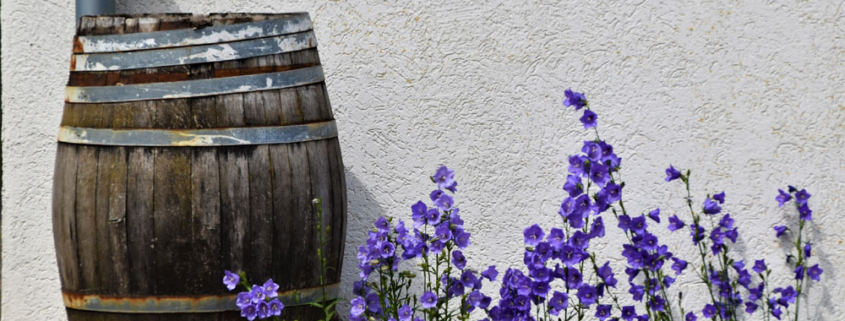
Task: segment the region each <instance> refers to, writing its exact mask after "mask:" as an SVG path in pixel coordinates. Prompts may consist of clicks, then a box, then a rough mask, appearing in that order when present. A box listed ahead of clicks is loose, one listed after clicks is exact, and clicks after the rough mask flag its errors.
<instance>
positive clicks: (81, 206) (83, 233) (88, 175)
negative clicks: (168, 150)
mask: <svg viewBox="0 0 845 321" xmlns="http://www.w3.org/2000/svg"><path fill="white" fill-rule="evenodd" d="M77 151H78V153H79V160H78V164H77V174H76V175H77V177H76V184H77V190H76V220H77V230H78V231H79V234H78V237H79V239H78V247H79V249H78V250H79V268H80V272H81V275H80V280H79V282H80V287H79V289H80V290H82V291H85V290H88V291H100V290H101V289H102V282H101V279H100V275H101V272H100V268H101V266H100V265H99V262H100V255H99V252H98V248H97V242H98V239H99V237H98V236H99V235H100V234H101V233H107V232H105V231H103V232H101V231H100V230H98V229H97V202H96V201H97V188H98V186H97V167H98V164H99V162H98V158H99V157H98V156H99V147H96V146H84V145H80V146H79V147H78V149H77Z"/></svg>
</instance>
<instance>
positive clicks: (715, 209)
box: [704, 198, 722, 215]
mask: <svg viewBox="0 0 845 321" xmlns="http://www.w3.org/2000/svg"><path fill="white" fill-rule="evenodd" d="M721 211H722V207H720V206H719V203H716V202H714V201H713V200H712V199H709V198H708V199H706V200H704V214H710V215H713V214H719V212H721Z"/></svg>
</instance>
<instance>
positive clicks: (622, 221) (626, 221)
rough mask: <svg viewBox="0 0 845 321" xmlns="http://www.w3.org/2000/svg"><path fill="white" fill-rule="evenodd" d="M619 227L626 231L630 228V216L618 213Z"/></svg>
mask: <svg viewBox="0 0 845 321" xmlns="http://www.w3.org/2000/svg"><path fill="white" fill-rule="evenodd" d="M619 228H621V229H622V230H623V231H625V232H627V231H628V230H629V229H630V228H631V217H630V216H628V215H627V214H623V215H619Z"/></svg>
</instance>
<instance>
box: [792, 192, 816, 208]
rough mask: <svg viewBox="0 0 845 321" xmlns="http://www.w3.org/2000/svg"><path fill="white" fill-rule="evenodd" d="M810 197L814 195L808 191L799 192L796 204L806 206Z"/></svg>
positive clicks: (796, 194)
mask: <svg viewBox="0 0 845 321" xmlns="http://www.w3.org/2000/svg"><path fill="white" fill-rule="evenodd" d="M810 196H812V195H810V193H807V190H806V189H802V190H800V191H798V193H795V202H796V203H798V204H801V205H803V204H806V203H807V200H809V199H810Z"/></svg>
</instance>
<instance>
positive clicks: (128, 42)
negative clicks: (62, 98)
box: [74, 13, 313, 53]
mask: <svg viewBox="0 0 845 321" xmlns="http://www.w3.org/2000/svg"><path fill="white" fill-rule="evenodd" d="M144 19H147V18H140V19H139V23H143V22H144ZM311 29H313V26H312V24H311V18H310V17H309V16H308V14H307V13H297V14H291V15H290V16H287V17H283V18H277V19H268V20H262V21H255V22H246V23H236V24H229V25H222V26H210V27H205V28H197V29H193V28H189V29H174V30H166V31H155V32H142V33H127V34H112V35H98V36H77V37H76V39H75V41H76V44H75V45H74V48H76V49H75V52H78V53H94V52H119V51H133V50H144V49H156V48H170V47H184V46H193V45H207V44H213V43H221V42H230V41H239V40H246V39H252V38H263V37H272V36H280V35H285V34H290V33H297V32H303V31H308V30H311Z"/></svg>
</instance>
